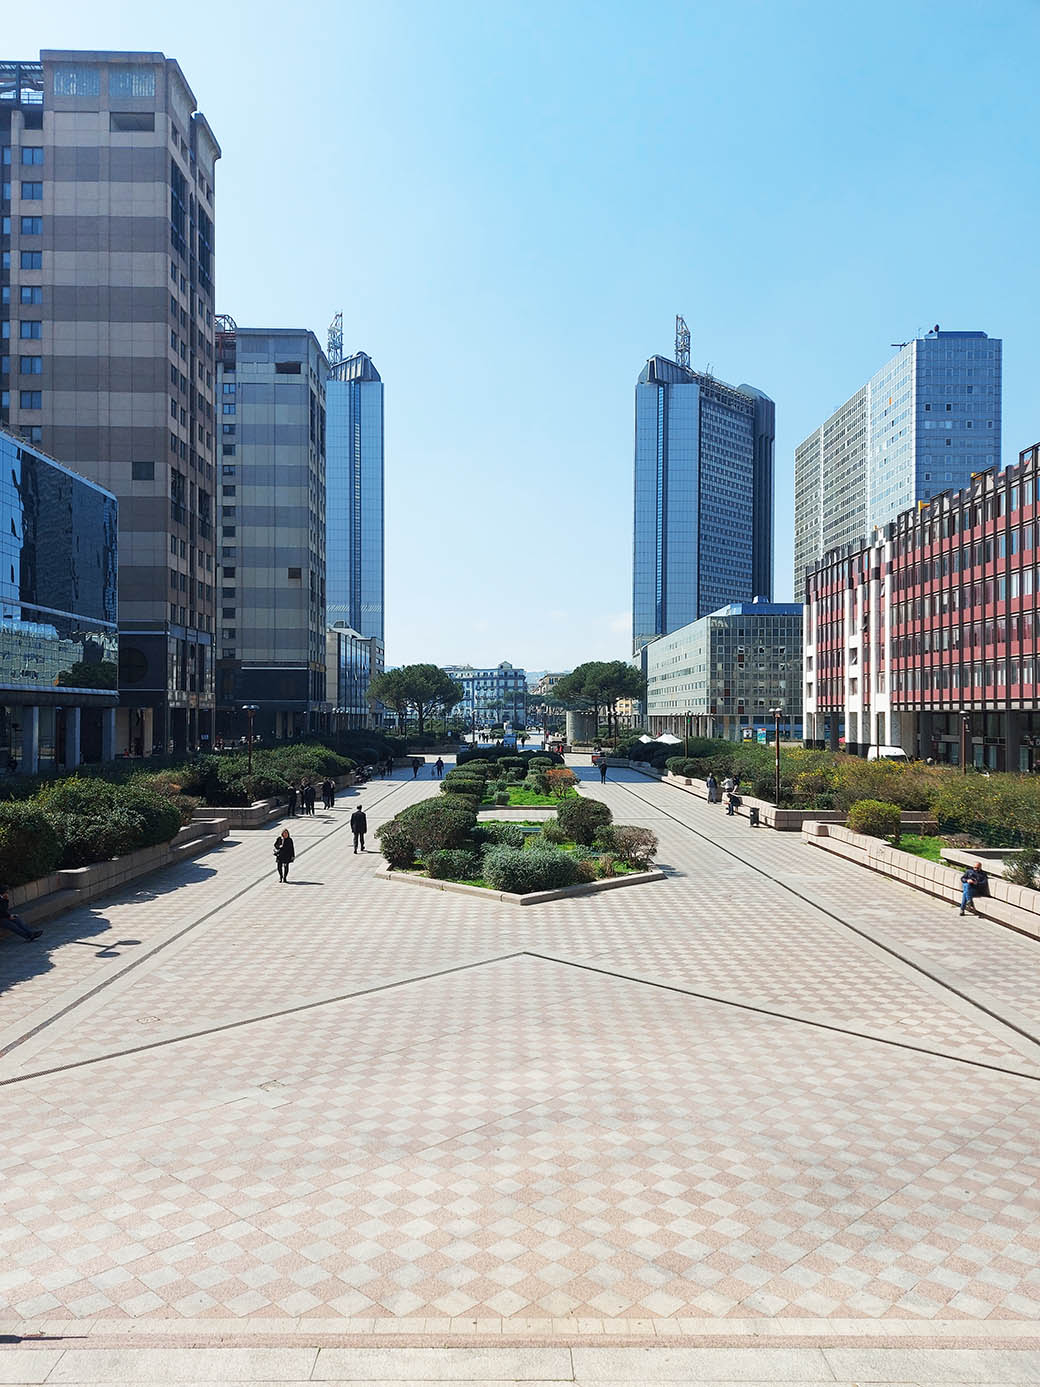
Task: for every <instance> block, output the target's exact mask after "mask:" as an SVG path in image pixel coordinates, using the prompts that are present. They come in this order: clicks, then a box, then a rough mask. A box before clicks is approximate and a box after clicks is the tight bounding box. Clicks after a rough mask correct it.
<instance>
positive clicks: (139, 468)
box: [130, 462, 155, 482]
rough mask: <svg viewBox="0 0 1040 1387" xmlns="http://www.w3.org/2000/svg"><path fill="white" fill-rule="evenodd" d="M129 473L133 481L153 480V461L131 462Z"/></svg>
mask: <svg viewBox="0 0 1040 1387" xmlns="http://www.w3.org/2000/svg"><path fill="white" fill-rule="evenodd" d="M130 474H131V476H132V478H133V480H134V481H135V482H153V481H154V480H155V463H154V462H132V463H131V464H130Z"/></svg>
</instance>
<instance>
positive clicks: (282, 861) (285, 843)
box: [274, 828, 296, 881]
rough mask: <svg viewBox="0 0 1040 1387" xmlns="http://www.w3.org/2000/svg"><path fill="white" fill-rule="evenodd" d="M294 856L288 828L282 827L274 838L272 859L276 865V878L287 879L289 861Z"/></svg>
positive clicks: (294, 851)
mask: <svg viewBox="0 0 1040 1387" xmlns="http://www.w3.org/2000/svg"><path fill="white" fill-rule="evenodd" d="M295 858H296V848H295V846H294V844H293V840H292V839H291V838H290V837H289V830H288V829H287V828H283V829H282V831H281V833H279V835H278V837H277V838H276V839H275V840H274V860H275V864H276V865H277V867H278V880H279V881H288V880H289V863H290V862H292V861H294V860H295Z"/></svg>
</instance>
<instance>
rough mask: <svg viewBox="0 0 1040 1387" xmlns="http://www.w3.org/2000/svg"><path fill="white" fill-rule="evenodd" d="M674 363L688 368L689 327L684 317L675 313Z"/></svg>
mask: <svg viewBox="0 0 1040 1387" xmlns="http://www.w3.org/2000/svg"><path fill="white" fill-rule="evenodd" d="M675 364H676V366H685V367H686V369H687V370H689V369H690V329H689V328H688V327H687V326H686V319H685V318H681V317H680V316H679V314H678V313H677V314H676V315H675Z"/></svg>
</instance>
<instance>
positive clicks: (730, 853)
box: [613, 780, 1040, 1045]
mask: <svg viewBox="0 0 1040 1387" xmlns="http://www.w3.org/2000/svg"><path fill="white" fill-rule="evenodd" d="M613 783H614V784H615V785H616V786H618V788H619V789H622V790H625V791H626V792H627V793H628V794H630V795H631V796H632V798H633V799H637V800H639V802H640V803H641V804H645V805H647V806H648V808H650V809H653V810H656V811H657V812H658V813H660V814H663V815H664V817H665V818H667V819H671V820H672V821H673V822H674V823H677V824H678V825H679V827H680V828H684V829H686V831H687V833H692V834H694V835H695V836H696V837H698V838H700V839H701V841H702V842H704V843H709V844H710V845H711V846H712V847H713V848H718V850H719V852H724V853H725V854H726V856H727V857H732V858H733V860H734V861H735V862H739V863H740V864H741V865H742V866H744V867H750V868H751V870H752V871H753V872H757V873H758V875H759V876H762V877H765V879H766V880H767V881H771V882H772V883H773V884H774V885H775V886H779V887H780V888H781V889H782V890H784V891H787V892H789V893H790V894H791V895H792V896H794V897H795V899H796V900H799V901H802V902H803V903H804V904H805V905H807V906H809V907H810V908H811V909H813V910H817V911H819V913H820V914H821V915H825V916H826V917H827V919H828V920H833V921H834V923H835V924H837V925H841V927H842V928H843V929H847V930H851V932H852V933H853V934H857V935H859V937H860V938H861V939H865V940H866V941H867V942H868V943H869V944H873V945H874V947H875V948H876V949H881V950H882V952H883V953H886V954H891V956H892V957H893V958H897V959H898V960H899V962H900V963H902V964H903V965H904V967H907V968H912V969H913V970H914V972H915V973H920V974H921V976H922V977H925V978H928V980H929V981H930V982H933V983H935V985H936V986H937V987H942V988H944V989H945V990H946V991H947V992H952V993H953V995H954V996H955V997H959V998H960V999H961V1001H962V1002H967V1003H968V1005H969V1006H972V1007H975V1009H976V1010H977V1011H981V1012H982V1013H983V1015H985V1016H988V1017H990V1018H991V1019H992V1020H994V1021H997V1022H999V1023H1000V1025H1002V1026H1006V1027H1007V1028H1008V1030H1009V1031H1014V1032H1015V1034H1016V1035H1020V1036H1022V1038H1023V1039H1024V1040H1028V1041H1029V1042H1030V1044H1032V1045H1040V1036H1036V1035H1033V1033H1032V1032H1031V1031H1028V1030H1026V1029H1025V1027H1023V1026H1019V1025H1017V1024H1016V1023H1015V1022H1014V1021H1009V1020H1008V1019H1007V1017H1006V1016H1001V1014H1000V1012H998V1011H994V1010H993V1009H992V1008H991V1007H988V1006H985V1005H984V1004H983V1003H982V1002H980V1001H978V1000H976V998H974V997H971V996H969V994H968V993H967V992H962V991H961V990H960V988H958V987H954V985H953V983H951V982H948V981H947V980H946V979H945V978H943V977H941V976H940V975H938V974H936V973H933V972H931V971H929V969H927V968H926V967H925V966H924V965H923V964H921V963H917V962H915V961H914V960H913V959H912V958H907V957H906V956H905V954H901V953H900V952H899V950H898V949H896V948H894V947H893V946H892V945H891V944H885V943H883V942H882V941H881V940H880V939H876V938H875V937H874V935H872V934H869V933H868V932H867V931H866V930H865V929H861V928H860V927H859V926H858V925H854V924H852V923H851V922H850V921H848V920H843V919H842V918H841V916H840V915H835V913H834V911H833V910H828V909H827V907H826V906H825V905H820V904H819V903H818V902H816V901H814V900H812V899H811V897H809V896H806V895H804V894H803V893H802V892H801V891H798V890H796V889H795V888H794V887H793V886H791V885H789V884H788V883H787V882H786V881H781V880H780V878H779V877H774V876H770V875H769V873H768V872H767V871H766V870H765V869H764V868H762V867H759V866H757V865H756V864H755V863H754V862H749V861H748V859H747V858H746V857H741V855H740V853H739V852H734V850H733V849H732V848H728V847H726V846H725V845H724V844H722V843H719V842H717V841H716V840H715V839H714V838H709V837H708V835H707V834H706V833H702V832H701V831H700V829H698V828H694V827H693V825H692V824H688V823H684V822H683V820H682V819H680V818H679V817H678V816H677V815H675V814H673V813H671V812H670V811H669V810H668V809H664V808H662V806H661V805H658V804H655V803H654V802H653V800H649V799H647V798H646V797H645V796H643V795H637V794H636V792H635V790H633V789H632V788H631V786H630V785H629V784H627V783H626V782H625V781H623V780H615V781H614V782H613ZM658 783H660V782H658ZM774 831H776V830H774Z"/></svg>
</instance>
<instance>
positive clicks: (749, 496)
mask: <svg viewBox="0 0 1040 1387" xmlns="http://www.w3.org/2000/svg"><path fill="white" fill-rule="evenodd" d="M774 412H775V410H774V405H773V401H772V400H771V399H769V397H768V396H767V395H764V394H763V393H762V392H761V391H760V390H756V389H755V388H754V387H753V386H750V385H741V386H736V387H734V386H732V385H726V384H724V382H722V381H719V380H716V379H715V378H714V377H713V376H709V375H705V374H703V373H701V372H699V371H694V370H691V369H690V368H689V367H688V366H680V365H677V364H676V363H675V362H674V361H669V360H667V359H666V358H664V357H660V356H652V357H651V358H650V360H649V361H648V362H647V364H646V366H645V367H644V369H643V371H642V372H641V373H640V376H639V381H638V383H637V385H636V439H635V536H634V544H633V582H632V646H633V650H635V651H638V650H641V649H642V648H643V646H645V645H646V644H647V643H648V642H649V641H652V640H654V639H656V637H658V636H662V635H667V634H668V633H669V632H670V631H676V630H678V629H679V627H681V626H686V625H688V623H689V622H691V621H696V620H697V619H698V617H701V616H705V615H707V613H709V612H713V611H715V610H716V609H717V608H719V607H721V606H724V605H726V604H727V603H729V602H749V601H751V599H752V598H753V597H765V598H768V597H770V596H771V595H772V590H773V433H774Z"/></svg>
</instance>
